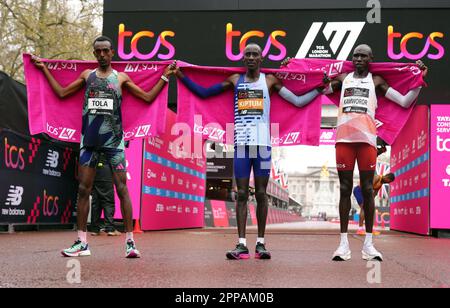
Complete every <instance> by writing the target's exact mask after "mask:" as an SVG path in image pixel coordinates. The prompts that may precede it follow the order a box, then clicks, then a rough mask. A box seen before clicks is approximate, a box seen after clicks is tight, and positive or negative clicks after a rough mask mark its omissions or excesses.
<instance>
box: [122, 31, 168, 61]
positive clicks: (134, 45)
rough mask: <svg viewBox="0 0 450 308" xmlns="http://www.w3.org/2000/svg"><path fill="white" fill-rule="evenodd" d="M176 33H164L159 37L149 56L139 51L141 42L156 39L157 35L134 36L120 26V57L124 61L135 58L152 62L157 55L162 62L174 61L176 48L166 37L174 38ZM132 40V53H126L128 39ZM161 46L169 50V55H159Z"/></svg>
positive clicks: (143, 34) (143, 33) (140, 34)
mask: <svg viewBox="0 0 450 308" xmlns="http://www.w3.org/2000/svg"><path fill="white" fill-rule="evenodd" d="M174 36H175V32H173V31H163V32H161V34H160V35H158V39H157V40H156V44H155V47H154V48H153V50H152V51H151V52H150V53H148V54H143V53H141V52H140V51H139V50H138V43H139V40H141V39H142V38H150V39H153V38H155V33H153V32H151V31H140V32H138V33H136V34H133V32H131V31H126V30H125V25H124V24H120V25H119V43H118V55H119V57H120V58H121V59H122V60H130V59H133V58H137V59H139V60H150V59H153V58H154V57H155V56H156V55H157V54H158V58H159V59H161V60H169V59H172V58H173V56H174V55H175V47H174V46H173V45H172V44H171V43H169V42H168V41H167V39H166V37H174ZM128 37H130V38H131V42H130V43H131V45H130V46H131V53H129V54H127V53H125V45H126V44H127V42H126V38H128ZM161 45H162V46H164V47H165V48H167V50H168V52H167V53H165V54H164V53H158V52H159V49H160V48H161Z"/></svg>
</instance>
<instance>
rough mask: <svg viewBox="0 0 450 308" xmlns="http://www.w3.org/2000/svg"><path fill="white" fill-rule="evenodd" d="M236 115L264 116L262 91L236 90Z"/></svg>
mask: <svg viewBox="0 0 450 308" xmlns="http://www.w3.org/2000/svg"><path fill="white" fill-rule="evenodd" d="M238 113H239V115H240V116H245V115H259V116H261V115H263V114H264V92H263V91H262V90H238Z"/></svg>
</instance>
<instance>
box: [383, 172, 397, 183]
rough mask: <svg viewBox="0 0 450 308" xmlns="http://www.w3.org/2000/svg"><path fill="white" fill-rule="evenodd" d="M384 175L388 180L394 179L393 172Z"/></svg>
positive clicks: (392, 180)
mask: <svg viewBox="0 0 450 308" xmlns="http://www.w3.org/2000/svg"><path fill="white" fill-rule="evenodd" d="M384 177H385V178H387V179H388V180H391V182H394V181H395V174H393V173H388V174H386V175H385V176H384Z"/></svg>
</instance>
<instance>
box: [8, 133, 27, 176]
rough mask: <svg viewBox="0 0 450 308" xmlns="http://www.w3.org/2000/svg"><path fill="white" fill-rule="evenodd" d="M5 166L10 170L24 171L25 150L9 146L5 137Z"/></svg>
mask: <svg viewBox="0 0 450 308" xmlns="http://www.w3.org/2000/svg"><path fill="white" fill-rule="evenodd" d="M4 142H5V166H6V168H11V169H19V170H23V169H25V159H24V154H25V149H23V148H19V147H17V146H15V145H9V143H8V138H6V137H5V140H4Z"/></svg>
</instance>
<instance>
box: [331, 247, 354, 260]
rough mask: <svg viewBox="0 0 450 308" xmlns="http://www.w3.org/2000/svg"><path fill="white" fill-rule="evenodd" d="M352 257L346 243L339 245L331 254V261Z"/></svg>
mask: <svg viewBox="0 0 450 308" xmlns="http://www.w3.org/2000/svg"><path fill="white" fill-rule="evenodd" d="M351 258H352V252H351V251H350V247H349V246H348V245H340V246H339V248H338V249H337V250H336V251H335V252H334V254H333V261H348V260H350V259H351Z"/></svg>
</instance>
